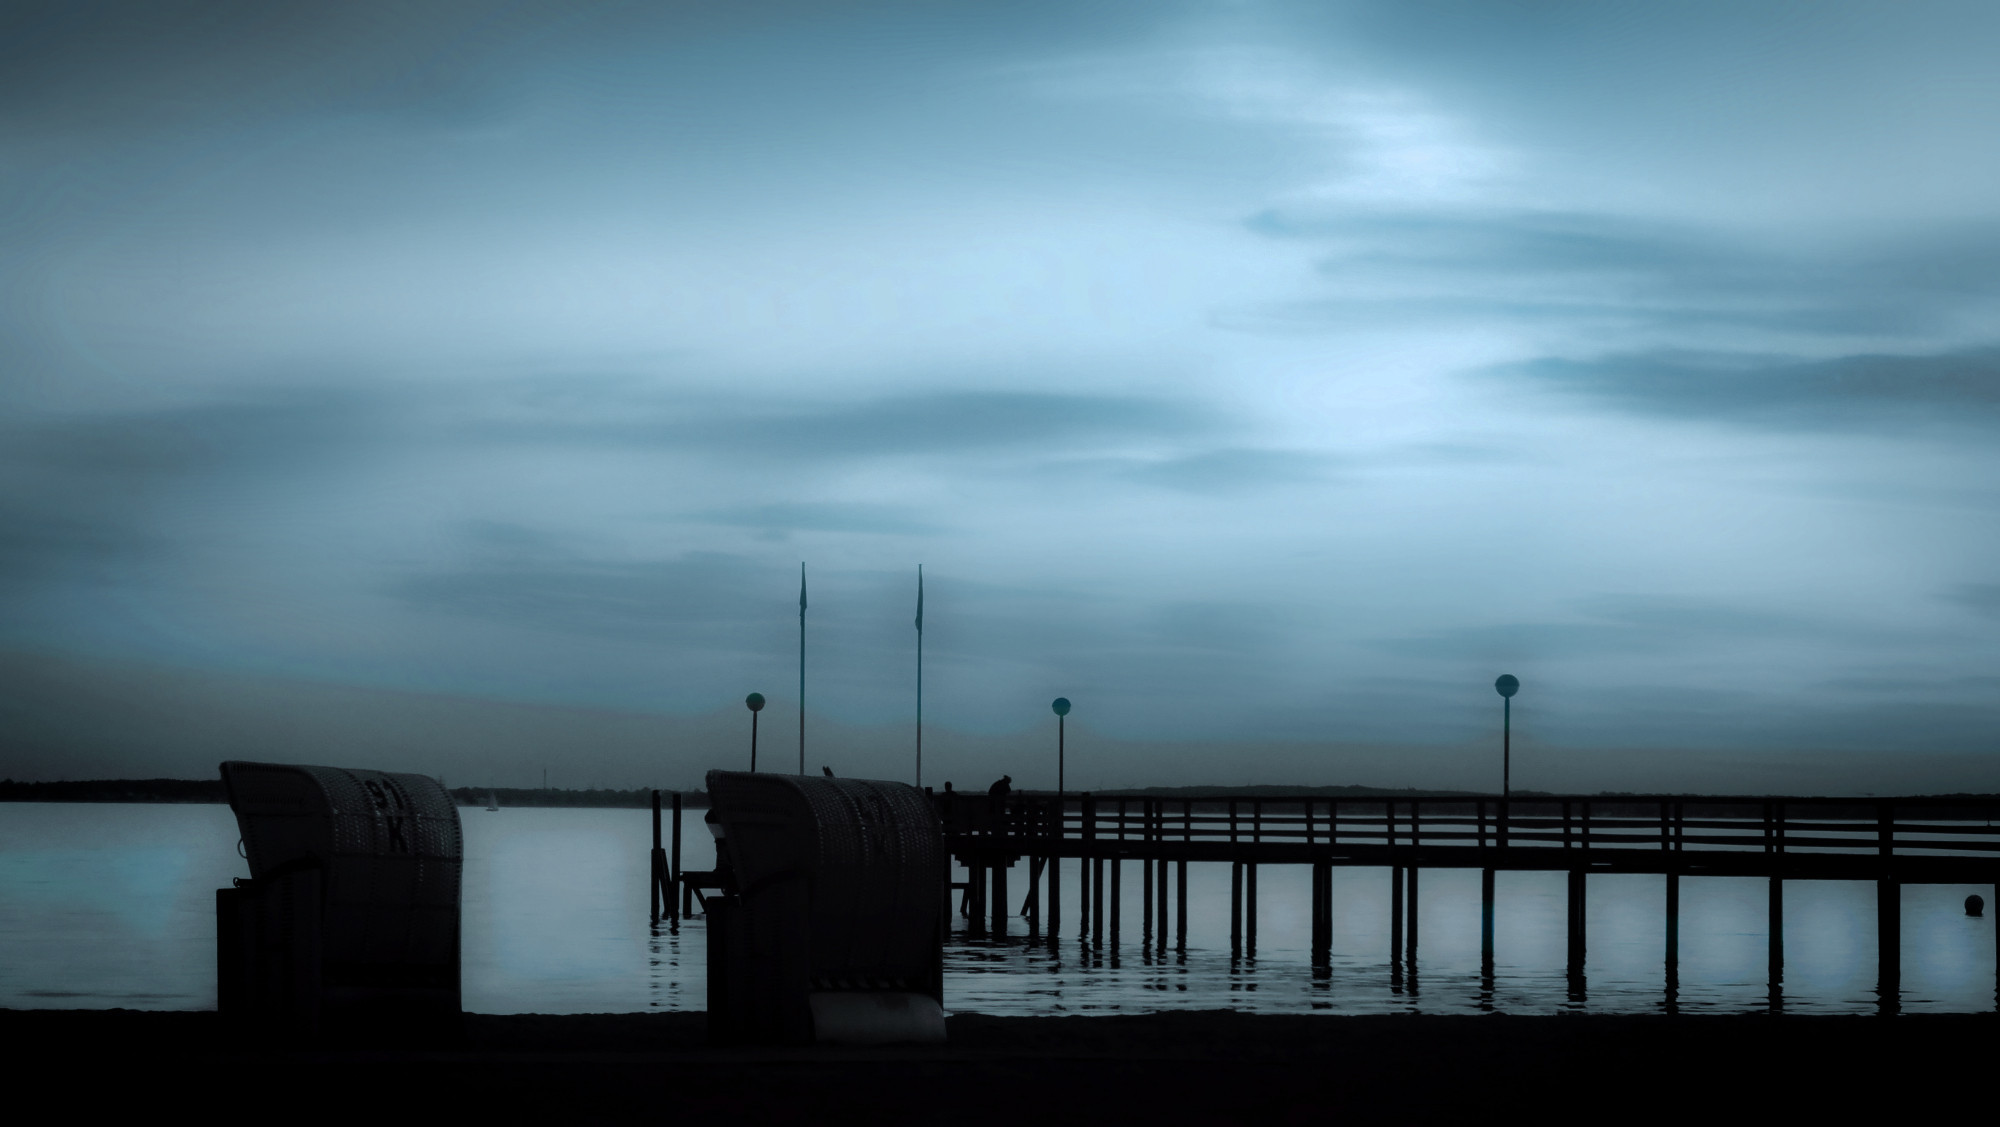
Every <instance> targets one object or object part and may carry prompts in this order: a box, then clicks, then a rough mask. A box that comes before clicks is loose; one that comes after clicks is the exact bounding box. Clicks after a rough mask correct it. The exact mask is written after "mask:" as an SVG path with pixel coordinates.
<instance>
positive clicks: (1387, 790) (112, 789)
mask: <svg viewBox="0 0 2000 1127" xmlns="http://www.w3.org/2000/svg"><path fill="white" fill-rule="evenodd" d="M448 789H449V790H450V792H451V796H452V798H454V799H455V800H457V802H458V804H459V805H460V806H476V807H483V806H486V805H487V804H488V802H489V800H492V801H494V802H496V803H497V805H499V806H501V807H548V808H578V807H594V808H606V809H642V810H643V809H647V808H649V807H651V805H652V799H653V791H652V790H651V789H650V788H646V787H634V788H628V789H615V788H583V789H575V790H571V789H566V788H562V787H450V788H448ZM672 793H674V792H672V791H668V790H661V791H660V797H661V800H662V802H663V803H664V802H665V801H666V799H667V797H668V796H669V795H670V794H672ZM679 793H680V796H681V805H682V806H683V807H684V808H693V809H706V808H707V807H708V794H707V792H706V791H701V790H684V791H681V792H679ZM957 793H958V794H960V795H962V796H964V797H966V798H984V797H986V795H985V792H984V791H983V790H979V791H974V790H964V791H959V792H957ZM1013 793H1014V794H1015V795H1017V796H1023V797H1035V798H1047V797H1050V796H1052V795H1053V793H1054V792H1052V791H1042V790H1016V791H1014V792H1013ZM1086 793H1088V794H1091V795H1093V796H1095V797H1097V798H1102V799H1116V798H1144V799H1167V800H1206V799H1218V798H1248V799H1266V800H1271V801H1277V802H1284V801H1291V800H1296V799H1302V798H1315V799H1340V800H1343V801H1347V800H1356V799H1367V798H1380V799H1411V798H1423V799H1446V800H1449V799H1463V800H1467V801H1482V800H1483V801H1495V800H1498V799H1499V797H1500V796H1499V795H1497V794H1492V793H1485V792H1480V791H1439V790H1420V789H1418V788H1416V787H1402V788H1394V787H1367V786H1324V787H1314V786H1285V785H1262V786H1243V787H1223V786H1187V787H1124V788H1118V789H1106V790H1097V791H1087V792H1086V791H1071V792H1070V794H1071V795H1072V796H1078V795H1082V794H1086ZM1549 797H1553V795H1551V793H1550V792H1547V791H1527V790H1517V791H1515V792H1514V795H1513V798H1514V801H1516V802H1532V801H1535V800H1537V799H1541V798H1549ZM1564 797H1587V798H1593V799H1601V800H1603V801H1606V802H1616V801H1618V800H1620V799H1624V798H1632V797H1634V796H1633V795H1632V794H1631V793H1630V792H1617V791H1606V792H1599V793H1598V794H1595V795H1587V796H1564ZM1649 797H1650V796H1649ZM1673 797H1675V798H1677V799H1682V798H1684V799H1686V800H1688V801H1700V800H1702V799H1726V798H1735V797H1762V796H1756V795H1751V796H1734V795H1723V794H1687V795H1677V796H1673ZM1828 797H1842V798H1851V799H1852V800H1853V801H1855V802H1856V803H1857V805H1858V804H1861V803H1866V802H1870V801H1873V800H1875V799H1876V798H1878V797H1879V798H1884V799H1897V800H1901V799H1924V800H1936V799H1958V800H1963V801H1965V802H1967V803H1968V804H1985V803H1996V802H2000V795H1993V794H1947V795H1881V796H1875V795H1869V796H1866V797H1857V796H1851V795H1848V796H1828ZM228 801H229V797H228V795H227V793H225V791H224V790H223V786H222V780H221V779H65V780H57V781H52V782H22V781H18V780H15V779H0V802H134V803H226V802H228Z"/></svg>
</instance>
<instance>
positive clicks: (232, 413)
mask: <svg viewBox="0 0 2000 1127" xmlns="http://www.w3.org/2000/svg"><path fill="white" fill-rule="evenodd" d="M1995 42H2000V8H1995V7H1994V6H1992V5H1988V4H1944V3H1906V4H1896V5H1880V4H1846V3H1838V2H1821V3H1810V4H1807V3H1760V4H1742V3H1717V4H1703V3H1686V4H1674V5H1658V4H1616V3H1558V2H1548V3H1527V2H1518V3H1515V2H1479V3H1462V4H1459V3H1379V4H1377V3H1311V4H1298V5H1293V4H1284V3H1221V4H1204V3H1135V4H1119V3H1095V4H1089V5H1071V4H1048V5H1038V4H1032V3H1009V4H989V5H978V4H940V3H919V4H909V5H900V4H887V3H884V4H836V3H812V4H799V5H785V4H758V5H692V4H688V5H674V4H669V5H656V4H579V3H560V4H486V3H482V4H453V3H444V2H440V3H432V4H424V5H404V4H394V3H379V4H378V3H323V4H322V3H296V4H287V5H280V6H271V5H265V4H252V3H240V4H236V3H179V2H162V3H88V2H76V3H46V4H43V3H35V4H17V3H0V668H4V669H6V670H9V671H11V673H10V675H9V676H7V677H6V678H4V679H0V682H4V683H0V729H4V732H0V774H6V775H10V776H12V777H16V778H75V777H93V776H100V775H109V774H117V775H134V774H138V775H145V774H176V775H202V774H207V773H210V772H212V771H213V764H214V762H215V761H217V760H219V759H222V758H232V757H233V758H257V759H298V758H313V759H315V761H331V762H339V763H347V764H349V765H353V766H371V767H372V766H379V767H385V768H388V769H408V770H422V771H425V772H427V773H447V772H448V773H449V774H450V775H452V776H454V777H455V778H454V780H453V781H458V780H463V781H466V782H472V783H477V782H490V783H493V784H495V785H525V784H526V783H527V782H529V781H532V779H533V772H534V771H535V770H537V769H539V768H542V767H549V766H550V765H551V764H553V765H554V767H553V772H554V778H553V779H552V781H555V780H557V779H560V780H567V781H568V784H569V785H585V784H591V785H621V786H631V785H688V784H689V783H690V782H691V781H692V780H696V779H698V778H699V773H700V771H701V770H703V769H705V768H706V767H711V766H723V767H739V766H742V765H743V764H742V763H741V762H739V760H742V759H744V757H745V749H744V747H743V746H742V745H743V744H744V743H745V742H747V741H746V737H747V732H746V731H745V729H746V728H747V723H746V721H747V715H746V714H745V712H744V711H743V708H742V704H741V702H742V699H743V696H744V694H745V693H747V692H749V691H753V690H755V691H760V692H762V693H763V694H764V695H765V696H766V697H768V698H770V701H771V704H770V707H769V708H768V709H767V711H766V712H765V713H764V714H763V716H762V719H761V721H760V723H762V724H763V737H762V738H763V739H764V740H765V741H766V744H765V747H766V748H768V749H770V750H768V751H767V752H766V754H769V755H774V756H777V757H778V759H779V761H780V766H783V765H784V764H785V763H787V762H789V763H790V765H791V767H793V768H796V766H797V763H796V758H797V754H798V749H797V747H796V743H797V738H798V737H797V735H796V728H797V726H798V723H799V712H798V645H799V638H798V631H799V615H798V596H799V591H798V585H799V571H800V566H801V564H802V563H803V564H804V566H805V568H806V570H807V572H808V575H809V583H810V607H809V609H808V611H807V619H806V630H807V679H808V680H807V687H806V693H807V696H806V702H805V703H806V722H807V726H808V734H807V740H808V747H807V750H806V758H807V759H808V760H809V761H810V765H811V766H817V765H819V764H820V763H822V762H826V763H833V764H836V769H837V770H839V771H841V772H842V773H850V774H873V775H879V776H882V777H897V778H901V777H906V776H908V775H910V774H911V772H912V770H913V763H912V760H913V752H914V746H913V745H914V734H915V725H914V715H913V714H914V709H915V703H916V700H915V694H916V685H915V679H916V669H917V632H916V630H915V627H914V621H913V619H914V616H915V609H916V608H915V602H916V581H917V568H918V566H919V565H922V567H923V575H924V584H925V600H926V602H925V619H924V627H925V630H924V635H923V643H924V651H923V678H924V680H923V693H924V696H923V707H924V721H925V728H924V731H925V738H926V741H927V742H926V752H927V754H928V755H929V756H930V757H931V764H930V766H929V767H927V775H929V776H930V777H928V778H926V780H925V781H926V782H931V783H936V782H939V781H941V777H943V776H945V775H947V774H948V773H950V772H952V771H956V772H958V774H959V775H960V777H961V778H966V777H977V778H978V779H980V780H984V779H986V778H988V777H990V776H997V775H998V774H1000V773H1001V772H1002V771H1003V770H1005V771H1007V772H1008V773H1010V774H1012V775H1013V777H1014V779H1015V785H1016V786H1052V785H1053V784H1054V781H1055V779H1054V767H1055V763H1054V755H1053V751H1054V749H1053V746H1052V745H1053V742H1054V735H1055V732H1054V717H1053V716H1052V715H1051V713H1050V711H1049V701H1050V700H1051V699H1052V698H1053V697H1055V696H1058V695H1061V696H1065V697H1068V698H1069V699H1071V700H1072V701H1074V702H1075V710H1074V712H1073V713H1072V714H1071V715H1070V717H1069V720H1068V721H1067V723H1068V728H1069V734H1068V737H1067V738H1068V741H1069V743H1068V750H1067V751H1066V752H1065V754H1066V755H1073V756H1074V760H1073V766H1074V770H1075V771H1076V772H1079V774H1076V775H1074V776H1073V777H1072V779H1071V785H1072V786H1075V785H1079V782H1080V785H1093V786H1131V785H1148V784H1161V785H1173V784H1183V783H1218V784H1238V783H1241V784H1249V783H1317V784H1343V783H1362V784H1370V785H1384V786H1424V787H1434V786H1435V787H1462V788H1475V789H1497V787H1498V785H1499V778H1498V758H1499V757H1498V751H1499V746H1498V745H1499V723H1500V699H1499V697H1498V696H1497V695H1496V694H1495V693H1494V691H1493V681H1494V678H1495V677H1496V676H1497V675H1499V674H1500V673H1503V672H1506V673H1512V674H1514V675H1516V676H1518V677H1519V678H1520V680H1521V682H1522V685H1523V687H1522V689H1521V693H1520V696H1519V697H1517V698H1515V702H1514V703H1515V705H1516V708H1515V718H1514V735H1515V748H1514V751H1515V759H1516V762H1515V775H1514V781H1515V782H1516V783H1517V784H1519V785H1521V786H1524V787H1535V788H1543V789H1591V790H1595V789H1676V790H1743V789H1757V790H1766V791H1781V792H1792V793H1818V792H1828V793H1851V792H1863V791H1867V792H1881V793H1891V792H1896V791H1899V790H1989V791H1990V790H1995V789H2000V739H1996V733H2000V566H1996V562H1995V561H1996V559H2000V554H1996V553H2000V519H1996V518H2000V444H1996V443H1995V442H1994V441H1993V439H1994V437H1995V436H1996V433H2000V147H1996V146H1995V145H1993V143H1992V139H1993V138H1994V137H1995V136H2000V71H1996V70H1995V68H1993V66H1992V65H1991V47H1992V45H1993V44H1994V43H1995ZM305 717H312V718H313V719H312V720H311V721H310V722H307V721H306V720H304V719H303V718H305ZM816 739H822V740H824V741H825V742H823V743H815V742H814V741H815V740H816ZM788 741H789V742H788ZM503 745H504V747H503ZM355 759H360V760H366V762H351V761H352V760H355ZM836 761H837V763H836ZM766 765H768V764H766ZM1044 776H1047V777H1046V778H1045V777H1044ZM981 785H983V781H982V782H981Z"/></svg>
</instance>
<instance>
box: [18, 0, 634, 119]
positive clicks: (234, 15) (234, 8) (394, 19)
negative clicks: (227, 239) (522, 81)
mask: <svg viewBox="0 0 2000 1127" xmlns="http://www.w3.org/2000/svg"><path fill="white" fill-rule="evenodd" d="M595 7H596V8H598V9H602V8H605V7H608V6H606V5H597V6H595ZM592 10H593V6H591V5H583V4H568V5H558V4H547V3H520V2H514V3H493V4H481V3H464V2H457V0H439V2H435V3H425V4H415V5H412V4H398V3H390V2H383V0H354V2H322V0H302V2H299V3H290V4H277V5H272V4H260V3H252V2H231V0H159V2H151V0H109V2H103V0H100V2H91V0H81V2H77V3H65V2H54V3H14V4H9V5H7V6H6V7H5V8H4V10H0V135H4V134H12V135H14V136H16V137H22V136H29V137H43V138H48V137H61V136H64V135H78V136H82V137H86V138H93V137H95V138H101V137H103V136H105V135H116V134H126V135H132V134H146V133H169V134H172V133H184V132H187V131H190V130H212V129H214V128H216V127H218V126H228V127H237V128H240V127H245V126H253V125H256V124H259V123H262V122H270V121H290V122H293V123H296V121H297V119H299V118H302V117H309V118H322V119H323V118H330V117H337V116H343V115H348V116H351V115H365V116H371V117H380V118H387V119H396V120H400V121H402V122H404V123H406V124H413V125H418V126H433V125H442V126H448V127H449V126H460V125H464V124H467V123H471V122H479V121H485V120H490V119H492V118H494V117H496V116H499V115H501V114H503V113H506V112H508V111H509V110H510V109H512V108H513V105H514V102H515V100H516V91H515V89H514V87H515V85H516V84H517V83H518V81H519V78H518V74H517V73H516V72H517V71H518V70H519V69H520V68H521V65H522V63H523V61H524V56H525V55H526V54H527V53H528V52H529V51H531V50H533V51H539V52H547V51H548V50H549V49H550V47H551V46H552V45H554V44H555V43H557V42H560V40H561V39H562V38H564V37H567V36H569V35H570V34H572V33H574V32H575V31H577V30H578V25H579V24H584V23H587V22H588V19H589V17H590V13H591V12H592Z"/></svg>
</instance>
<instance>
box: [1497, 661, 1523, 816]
mask: <svg viewBox="0 0 2000 1127" xmlns="http://www.w3.org/2000/svg"><path fill="white" fill-rule="evenodd" d="M1493 691H1494V692H1497V693H1499V694H1500V797H1502V798H1506V797H1509V796H1510V795H1511V794H1513V789H1514V788H1513V767H1514V763H1513V760H1514V694H1515V693H1518V692H1520V691H1521V679H1520V678H1519V677H1516V676H1514V675H1513V674H1512V673H1502V674H1501V675H1500V679H1499V680H1497V681H1495V682H1493Z"/></svg>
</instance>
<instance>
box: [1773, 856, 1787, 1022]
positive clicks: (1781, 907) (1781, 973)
mask: <svg viewBox="0 0 2000 1127" xmlns="http://www.w3.org/2000/svg"><path fill="white" fill-rule="evenodd" d="M1770 919H1771V922H1770V990H1771V1008H1772V1009H1774V1010H1776V1009H1782V1008H1783V1007H1784V1004H1785V882H1784V879H1783V878H1782V877H1772V878H1771V912H1770Z"/></svg>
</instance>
